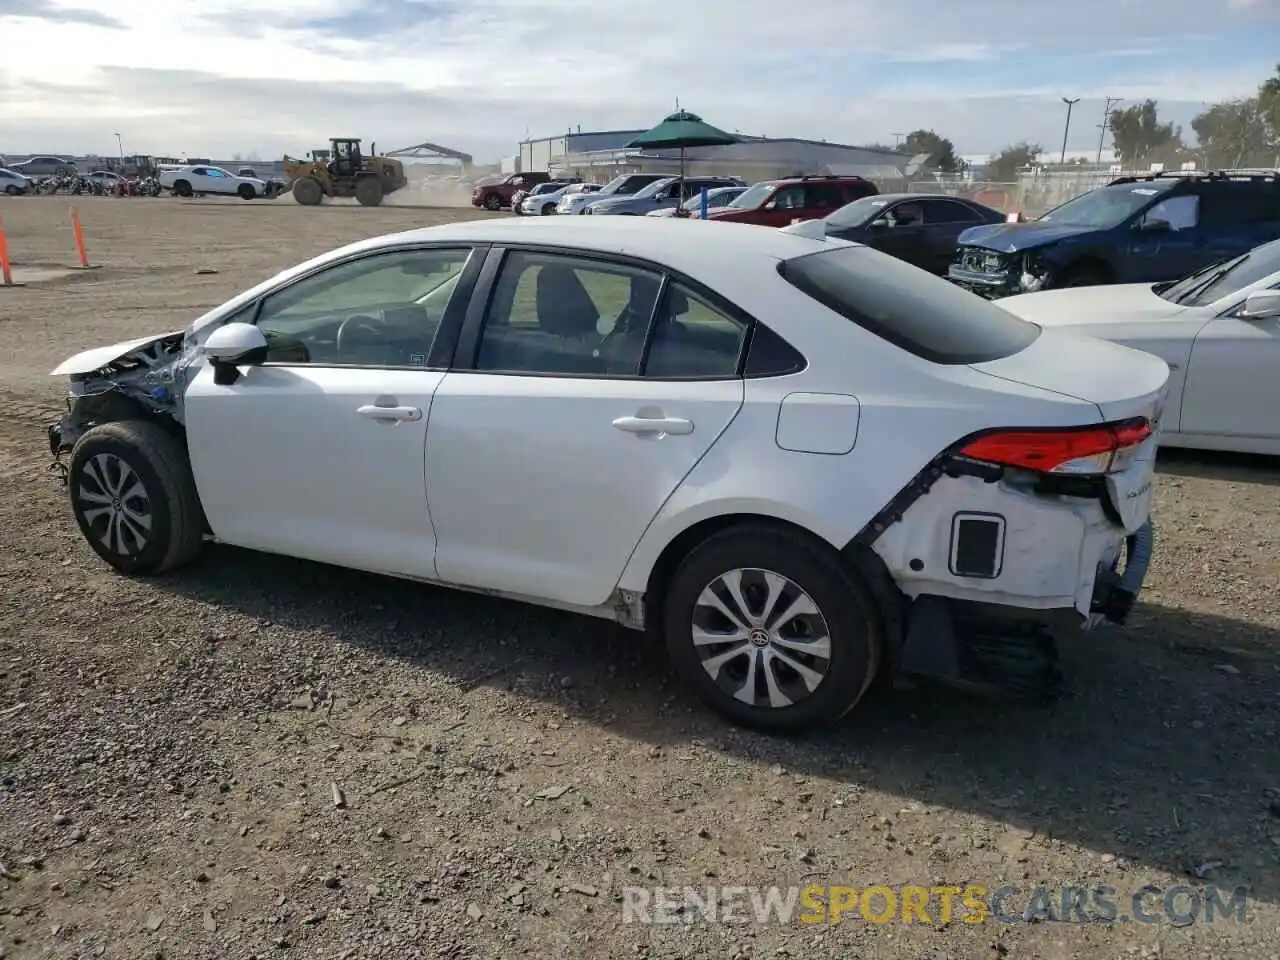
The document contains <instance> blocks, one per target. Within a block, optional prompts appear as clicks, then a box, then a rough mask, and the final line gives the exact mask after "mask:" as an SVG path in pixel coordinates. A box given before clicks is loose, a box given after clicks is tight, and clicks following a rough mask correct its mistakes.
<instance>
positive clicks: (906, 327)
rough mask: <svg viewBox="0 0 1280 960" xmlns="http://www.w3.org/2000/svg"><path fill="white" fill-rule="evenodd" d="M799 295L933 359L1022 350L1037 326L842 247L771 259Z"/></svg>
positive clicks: (979, 359) (878, 257)
mask: <svg viewBox="0 0 1280 960" xmlns="http://www.w3.org/2000/svg"><path fill="white" fill-rule="evenodd" d="M778 273H779V274H780V275H781V276H782V278H783V279H784V280H786V281H787V282H788V283H789V284H791V285H792V286H793V287H795V288H796V289H797V290H799V291H800V292H801V293H804V294H806V295H807V296H809V297H812V298H813V299H814V300H816V301H818V302H819V303H821V304H822V305H823V306H825V307H827V308H828V309H830V310H833V311H834V312H836V313H838V314H840V316H842V317H844V318H846V319H847V320H852V321H853V322H854V323H856V324H857V325H858V326H860V327H862V328H863V329H865V330H867V331H869V332H870V333H873V334H875V335H876V336H878V337H880V338H881V339H883V340H887V341H889V342H890V343H892V344H893V345H894V346H897V347H900V348H902V349H903V350H906V351H907V352H908V353H912V354H914V355H915V356H917V357H922V358H923V359H925V360H928V361H930V362H932V363H941V364H966V363H985V362H987V361H990V360H999V359H1001V358H1002V357H1009V356H1013V354H1015V353H1018V352H1020V351H1021V350H1024V349H1025V348H1026V347H1027V346H1029V345H1030V344H1031V343H1032V342H1034V341H1035V339H1036V337H1038V336H1039V335H1040V327H1039V326H1037V325H1036V324H1034V323H1030V322H1028V321H1026V320H1023V319H1021V318H1020V317H1015V316H1014V315H1013V314H1011V313H1009V312H1008V311H1007V310H1002V309H1001V308H1000V307H998V306H996V305H995V304H993V303H991V302H989V301H987V300H984V299H983V298H982V297H979V296H977V295H976V294H973V293H970V292H968V291H967V290H963V289H961V288H960V287H958V286H956V285H955V284H953V283H951V282H950V281H948V280H943V279H942V278H941V277H936V276H934V275H933V274H930V273H926V272H925V271H923V270H921V269H919V268H918V267H913V266H911V265H910V264H908V263H906V262H905V261H902V260H899V259H897V258H896V257H891V256H888V255H887V254H883V253H881V252H880V251H878V250H872V249H871V248H870V247H862V246H848V247H845V246H841V247H836V248H834V249H831V250H823V251H820V252H818V253H810V254H806V255H805V256H802V257H795V258H793V259H791V260H784V261H782V262H781V263H779V264H778Z"/></svg>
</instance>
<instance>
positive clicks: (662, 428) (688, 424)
mask: <svg viewBox="0 0 1280 960" xmlns="http://www.w3.org/2000/svg"><path fill="white" fill-rule="evenodd" d="M613 425H614V426H615V427H617V428H618V429H619V430H622V431H625V432H626V433H639V434H649V433H670V434H673V435H676V436H684V435H685V434H689V433H693V421H692V420H685V419H684V418H683V417H618V419H617V420H614V421H613Z"/></svg>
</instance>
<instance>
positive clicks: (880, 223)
mask: <svg viewBox="0 0 1280 960" xmlns="http://www.w3.org/2000/svg"><path fill="white" fill-rule="evenodd" d="M867 226H868V227H870V228H871V229H872V230H887V229H888V228H889V221H888V220H886V219H885V218H884V217H876V219H874V220H872V221H871V222H870V223H869V224H867Z"/></svg>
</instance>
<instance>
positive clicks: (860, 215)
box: [824, 197, 889, 230]
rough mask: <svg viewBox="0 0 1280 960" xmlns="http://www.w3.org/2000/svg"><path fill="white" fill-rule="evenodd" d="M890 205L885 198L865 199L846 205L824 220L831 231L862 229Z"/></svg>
mask: <svg viewBox="0 0 1280 960" xmlns="http://www.w3.org/2000/svg"><path fill="white" fill-rule="evenodd" d="M888 205H889V201H888V200H886V199H884V197H863V198H862V199H861V200H855V201H853V203H846V204H845V205H844V206H843V207H841V208H840V209H839V210H836V211H834V212H832V213H830V214H828V215H827V216H826V217H825V218H824V219H825V220H826V221H827V227H828V228H829V229H831V230H846V229H848V228H849V227H860V226H862V225H863V224H864V223H866V222H867V221H868V220H870V219H871V218H872V217H875V216H878V215H879V213H880V211H881V210H883V209H884V208H885V207H887V206H888Z"/></svg>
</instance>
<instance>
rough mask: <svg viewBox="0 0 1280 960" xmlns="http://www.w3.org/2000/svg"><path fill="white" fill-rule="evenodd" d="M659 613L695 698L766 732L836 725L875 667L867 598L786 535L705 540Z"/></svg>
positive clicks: (731, 533)
mask: <svg viewBox="0 0 1280 960" xmlns="http://www.w3.org/2000/svg"><path fill="white" fill-rule="evenodd" d="M661 615H662V623H663V630H664V633H665V638H666V645H667V651H668V653H669V654H670V656H671V659H672V661H673V663H674V665H675V667H676V670H677V671H678V672H679V673H680V674H681V675H682V677H683V678H684V679H685V680H686V681H687V682H688V683H689V684H690V685H691V686H692V687H693V688H694V690H695V691H696V692H697V693H698V695H699V696H700V697H701V698H702V699H703V700H704V701H705V702H706V703H707V704H708V705H709V706H710V707H711V708H712V709H714V710H716V711H717V712H718V713H720V714H721V715H723V716H724V717H726V718H727V719H729V720H730V721H732V722H733V723H736V724H739V725H741V726H745V727H751V728H753V729H756V730H760V731H764V732H766V733H784V734H794V733H802V732H806V731H809V730H813V729H816V728H819V727H822V726H826V725H828V724H831V723H834V722H835V721H836V720H838V719H839V718H840V717H842V716H843V715H844V714H845V713H847V712H848V711H849V710H850V709H851V708H852V707H853V706H854V704H856V703H857V702H858V701H859V700H860V699H861V698H862V695H863V694H864V693H865V692H866V690H867V687H868V686H869V685H870V684H871V680H872V679H873V678H874V676H875V674H876V671H877V669H878V668H879V665H880V651H881V645H882V632H881V628H880V620H879V617H878V615H877V612H876V608H875V604H874V601H873V600H872V599H871V595H870V593H869V592H868V591H867V590H866V589H865V588H864V587H863V585H862V584H861V583H860V582H859V580H858V578H857V577H856V576H855V575H854V574H853V573H852V572H851V571H850V570H849V569H847V568H846V567H845V565H844V564H843V562H842V561H841V558H840V555H839V554H838V553H837V552H836V551H835V550H833V549H831V548H830V547H827V546H826V545H824V544H820V543H816V542H810V541H809V540H807V539H805V538H804V537H803V536H801V535H799V534H796V533H792V532H790V531H787V530H780V529H776V528H772V527H767V526H743V527H735V528H732V529H730V530H727V531H724V532H723V533H719V534H716V535H714V536H712V537H711V538H710V539H708V540H706V541H705V542H704V543H703V544H702V545H701V546H699V547H697V548H696V549H695V550H694V551H693V552H692V553H690V554H689V556H688V557H686V558H685V560H684V561H683V562H682V563H681V564H680V566H679V568H678V569H677V570H676V572H675V575H674V577H673V578H672V581H671V584H670V586H669V588H668V589H667V591H666V592H665V597H664V600H663V605H662V610H661Z"/></svg>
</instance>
